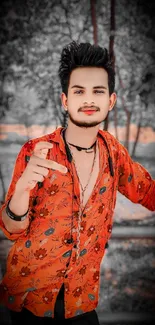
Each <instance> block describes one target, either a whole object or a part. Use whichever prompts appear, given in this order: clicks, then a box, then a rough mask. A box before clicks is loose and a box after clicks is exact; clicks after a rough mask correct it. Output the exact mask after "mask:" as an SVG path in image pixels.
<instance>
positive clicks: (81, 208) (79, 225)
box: [68, 141, 96, 259]
mask: <svg viewBox="0 0 155 325" xmlns="http://www.w3.org/2000/svg"><path fill="white" fill-rule="evenodd" d="M95 143H96V141H95ZM68 144H69V143H68ZM93 146H94V145H93ZM70 150H71V149H70ZM93 151H94V159H93V163H92V167H91V172H90V175H89V178H88V181H87V184H86V185H85V186H84V187H83V186H82V184H81V181H80V177H79V174H78V170H77V167H76V163H75V159H74V157H73V152H72V151H71V153H72V158H73V162H74V166H75V169H76V173H77V177H78V180H79V184H80V188H81V197H82V200H81V202H80V205H79V213H78V227H77V259H78V258H79V256H80V230H81V221H82V220H81V217H82V214H83V211H84V209H85V207H84V206H83V200H84V194H85V191H86V189H87V187H88V185H89V183H90V179H91V176H92V173H93V170H94V165H95V162H96V146H95V150H93Z"/></svg>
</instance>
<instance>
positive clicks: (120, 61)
mask: <svg viewBox="0 0 155 325" xmlns="http://www.w3.org/2000/svg"><path fill="white" fill-rule="evenodd" d="M0 18H1V19H0V40H1V48H0V200H1V204H2V203H3V202H4V198H5V194H6V192H7V189H8V186H9V184H10V181H11V175H12V171H13V166H14V163H15V159H16V156H17V154H18V152H19V151H20V149H21V146H22V145H23V144H24V143H25V142H26V141H27V140H28V139H31V138H35V137H39V136H42V135H44V134H47V133H51V132H52V131H53V130H54V129H56V128H58V127H59V126H66V125H67V116H66V115H65V114H64V112H63V109H62V107H61V102H60V94H61V87H60V83H59V79H58V67H59V59H60V53H61V50H62V48H63V46H65V45H66V44H68V43H69V42H70V41H72V40H76V41H77V40H78V41H80V42H85V41H88V42H90V43H92V44H98V45H100V46H102V47H106V48H107V49H108V50H109V52H110V55H111V57H112V59H113V64H114V68H115V71H116V92H117V96H118V100H117V103H116V106H115V109H114V110H113V111H112V112H110V114H109V116H108V117H107V119H106V120H105V121H104V122H103V125H102V128H103V129H105V130H108V131H109V132H111V133H112V134H113V135H114V136H115V137H116V138H117V139H118V140H119V141H120V142H121V143H122V144H123V145H124V146H125V147H126V148H127V150H128V151H129V153H130V155H131V157H132V158H133V159H134V160H136V161H138V162H139V163H140V164H142V165H143V166H144V167H145V168H146V169H147V170H148V171H149V173H150V174H151V176H152V177H153V178H154V179H155V1H153V0H152V1H151V0H147V1H145V0H130V1H128V0H96V1H95V0H80V1H76V0H73V1H71V0H69V1H67V0H55V1H54V0H22V1H20V0H1V4H0ZM11 245H12V243H11V242H10V241H9V240H7V239H6V238H5V237H4V235H3V233H2V232H0V279H1V278H2V276H3V274H4V272H5V262H6V257H7V254H8V250H9V248H10V246H11ZM97 313H98V317H99V319H100V322H101V324H104V325H106V324H117V325H119V324H128V325H130V324H137V323H140V324H146V323H150V324H152V322H153V320H154V321H155V212H151V211H149V210H147V209H145V208H144V207H142V206H140V205H136V204H134V203H132V202H130V201H129V200H128V199H126V198H125V197H124V196H122V195H121V194H120V193H118V196H117V202H116V209H115V213H114V227H113V234H112V237H111V239H110V241H109V246H108V248H107V250H106V254H105V257H104V260H103V261H102V264H101V281H100V299H99V305H98V308H97ZM0 321H1V324H2V323H3V324H8V323H9V316H8V315H7V313H6V312H5V309H4V308H3V307H2V306H1V307H0Z"/></svg>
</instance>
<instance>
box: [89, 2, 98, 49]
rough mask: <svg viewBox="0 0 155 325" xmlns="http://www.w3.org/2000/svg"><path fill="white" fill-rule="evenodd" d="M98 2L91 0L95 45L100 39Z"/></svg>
mask: <svg viewBox="0 0 155 325" xmlns="http://www.w3.org/2000/svg"><path fill="white" fill-rule="evenodd" d="M95 5H96V0H90V8H91V19H92V26H93V40H94V44H96V45H97V43H98V37H97V22H96V9H95Z"/></svg>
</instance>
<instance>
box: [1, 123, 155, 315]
mask: <svg viewBox="0 0 155 325" xmlns="http://www.w3.org/2000/svg"><path fill="white" fill-rule="evenodd" d="M62 130H63V128H58V129H57V130H56V131H55V132H53V133H52V134H47V135H45V136H43V137H39V138H36V139H32V140H29V141H28V142H26V143H25V144H24V145H23V147H22V148H21V150H20V152H19V154H18V156H17V159H16V163H15V168H14V171H13V175H12V180H11V183H10V186H9V189H8V192H7V195H6V199H5V202H4V204H3V205H2V207H1V210H0V228H1V229H2V231H3V233H4V234H5V236H6V237H7V238H8V239H10V240H12V241H14V244H13V246H12V247H11V249H10V252H9V255H8V260H7V271H6V274H5V275H4V277H3V279H2V282H1V284H0V302H1V303H4V304H5V305H6V306H7V307H8V308H10V309H12V310H15V311H20V310H21V309H22V307H25V308H27V309H29V310H30V311H31V312H32V313H34V314H35V315H37V316H42V317H54V306H55V301H56V298H57V294H58V292H59V289H60V287H61V286H62V284H63V283H64V288H65V317H66V318H70V317H74V316H76V315H80V314H82V313H85V312H88V311H91V310H93V309H94V308H96V307H97V304H98V295H99V280H100V263H101V261H102V258H103V256H104V253H105V249H106V247H107V245H108V240H109V239H110V236H111V233H112V227H113V213H114V208H115V203H116V194H117V190H118V191H120V192H121V193H122V194H123V195H125V196H126V197H127V198H129V199H130V200H131V201H133V202H135V203H140V204H142V205H143V206H145V207H146V208H148V209H150V210H152V211H154V210H155V181H154V180H153V179H152V178H151V175H150V174H149V173H148V172H147V171H146V170H145V169H144V168H143V166H141V165H140V164H139V163H137V162H134V161H133V160H132V159H131V158H130V156H129V154H128V152H127V150H126V149H125V148H124V147H123V146H122V145H121V144H120V143H119V142H118V141H117V140H116V139H115V138H114V137H113V136H112V135H111V134H110V133H108V132H107V131H101V130H100V131H99V132H98V146H99V152H100V172H99V175H98V178H97V181H96V184H95V186H94V189H93V191H92V194H91V196H90V198H89V200H88V202H87V204H86V206H85V209H84V211H83V215H82V218H81V225H80V243H79V248H80V254H79V256H78V255H77V246H78V245H77V238H78V236H77V235H78V234H77V225H78V216H79V204H80V193H79V184H78V180H77V177H76V175H75V174H74V173H75V170H74V168H72V163H70V162H68V160H67V156H66V152H65V145H64V141H63V137H62V134H61V131H62ZM103 138H104V139H105V140H106V143H107V145H108V148H109V152H108V150H107V147H106V145H105V143H104V141H103ZM39 141H49V142H52V143H53V148H52V149H50V150H49V152H48V156H47V159H51V160H55V161H57V162H58V163H60V164H63V165H64V166H66V167H67V168H68V172H67V174H62V175H61V174H60V172H57V171H53V170H49V174H48V176H47V177H46V178H45V180H44V182H43V184H42V186H40V184H37V185H36V187H35V188H34V189H33V190H31V192H30V201H29V213H28V218H29V226H28V228H27V229H25V230H23V232H21V233H18V234H10V233H9V232H8V231H7V230H6V228H5V225H4V224H3V222H2V211H3V209H5V207H6V204H7V202H8V200H9V199H10V198H11V196H12V195H13V193H14V190H15V184H16V182H17V180H18V179H19V177H20V176H21V174H22V172H23V171H24V169H25V167H26V165H27V163H28V161H29V158H30V156H31V155H32V153H33V149H34V146H35V144H36V143H37V142H39ZM109 153H110V155H111V158H112V162H113V169H114V176H111V174H110V169H109V164H108V156H109ZM38 306H39V308H38Z"/></svg>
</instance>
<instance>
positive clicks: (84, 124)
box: [68, 113, 104, 128]
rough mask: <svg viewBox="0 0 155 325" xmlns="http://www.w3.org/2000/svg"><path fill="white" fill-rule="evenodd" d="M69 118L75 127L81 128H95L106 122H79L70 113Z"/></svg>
mask: <svg viewBox="0 0 155 325" xmlns="http://www.w3.org/2000/svg"><path fill="white" fill-rule="evenodd" d="M68 117H69V119H70V120H71V122H72V123H73V124H74V125H76V126H79V127H81V128H92V127H94V126H97V125H100V124H101V123H102V122H103V121H104V120H101V121H92V122H86V121H77V120H75V119H74V118H73V117H72V116H71V115H70V114H69V113H68Z"/></svg>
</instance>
